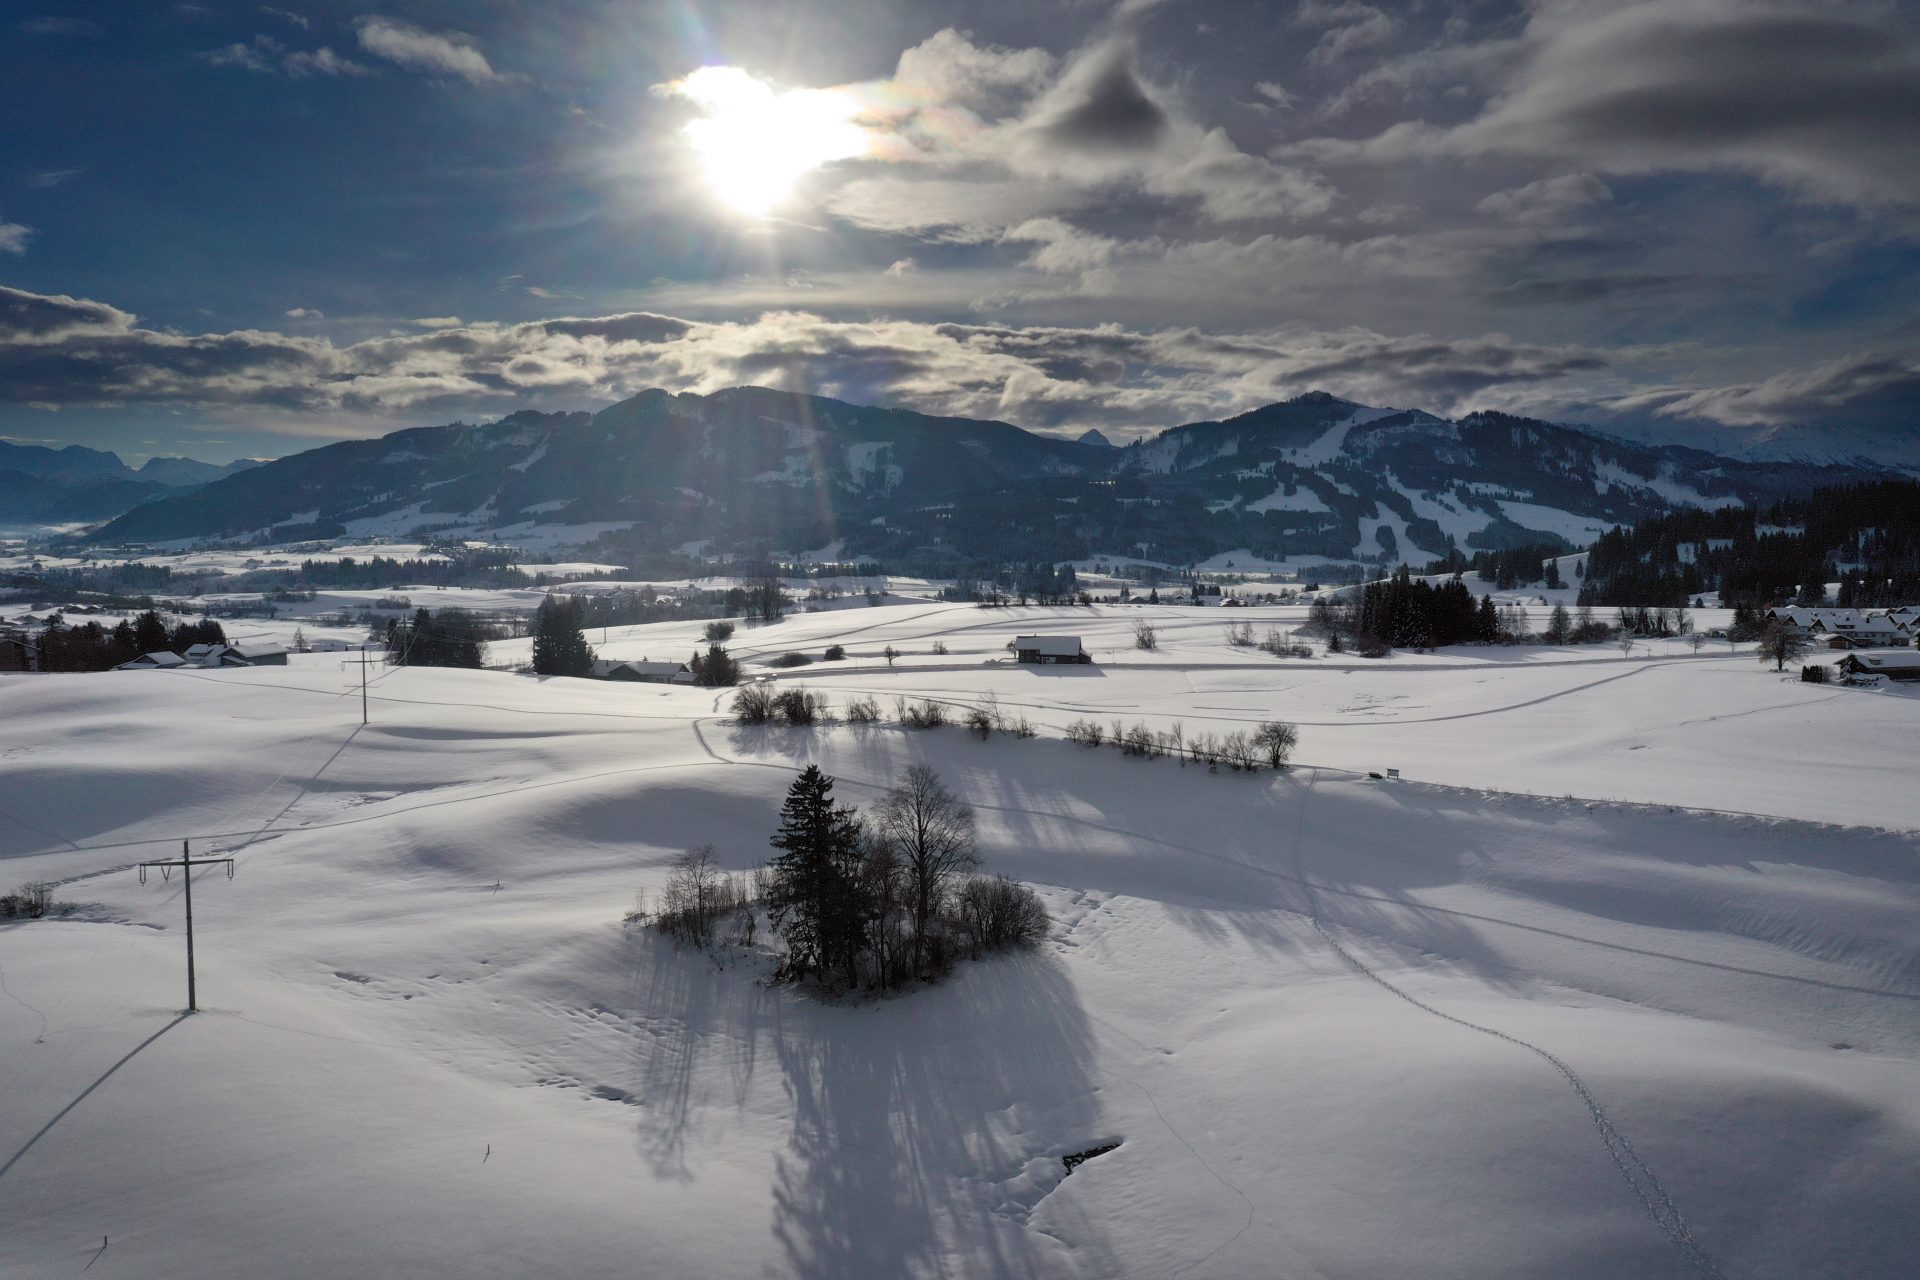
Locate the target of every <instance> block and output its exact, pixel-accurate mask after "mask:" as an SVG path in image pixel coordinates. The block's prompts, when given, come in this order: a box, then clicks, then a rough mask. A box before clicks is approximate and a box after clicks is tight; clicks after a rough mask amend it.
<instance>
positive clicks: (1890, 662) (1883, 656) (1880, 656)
mask: <svg viewBox="0 0 1920 1280" xmlns="http://www.w3.org/2000/svg"><path fill="white" fill-rule="evenodd" d="M1844 661H1847V662H1851V663H1853V664H1855V665H1856V666H1858V667H1860V668H1862V669H1864V670H1867V671H1912V670H1916V669H1920V649H1894V650H1892V651H1883V652H1880V653H1850V654H1848V655H1847V656H1846V658H1845V659H1844Z"/></svg>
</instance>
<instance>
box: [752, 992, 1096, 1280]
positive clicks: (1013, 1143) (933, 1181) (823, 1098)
mask: <svg viewBox="0 0 1920 1280" xmlns="http://www.w3.org/2000/svg"><path fill="white" fill-rule="evenodd" d="M789 1014H790V1016H789V1018H788V1019H787V1022H786V1025H785V1026H784V1027H783V1029H782V1033H781V1035H780V1036H779V1037H778V1039H777V1041H776V1045H777V1052H778V1057H779V1061H780V1067H781V1070H782V1072H783V1073H784V1076H785V1081H786V1088H787V1092H788V1095H789V1096H790V1097H791V1098H792V1100H793V1108H794V1115H793V1137H792V1140H791V1142H790V1143H789V1145H788V1147H787V1149H786V1150H785V1151H784V1152H781V1153H779V1154H778V1155H776V1156H775V1159H774V1227H773V1230H774V1235H775V1236H776V1237H777V1238H778V1239H779V1241H780V1244H781V1247H782V1248H783V1249H784V1251H785V1253H786V1256H787V1260H788V1262H789V1264H790V1265H791V1268H792V1271H793V1273H794V1274H795V1275H797V1276H802V1277H808V1278H809V1280H811V1278H815V1277H818V1278H820V1280H825V1278H826V1277H843V1276H910V1275H919V1274H925V1273H940V1274H945V1273H947V1272H949V1271H950V1270H951V1269H952V1268H951V1265H950V1264H951V1262H952V1260H953V1257H959V1258H964V1259H965V1272H966V1274H967V1275H969V1276H996V1277H1012V1276H1032V1275H1040V1274H1050V1273H1057V1272H1058V1271H1059V1270H1060V1268H1061V1265H1062V1263H1063V1260H1064V1257H1065V1256H1066V1255H1064V1254H1063V1253H1061V1252H1060V1251H1058V1250H1057V1249H1049V1248H1043V1247H1042V1246H1043V1244H1045V1243H1046V1242H1047V1241H1048V1240H1049V1238H1051V1239H1053V1240H1061V1241H1066V1242H1068V1243H1069V1244H1070V1245H1071V1248H1072V1254H1071V1256H1072V1257H1073V1259H1074V1260H1075V1262H1076V1263H1077V1264H1078V1266H1079V1267H1080V1268H1082V1269H1083V1270H1085V1272H1086V1273H1088V1274H1094V1275H1107V1274H1112V1273H1113V1271H1114V1270H1115V1265H1114V1262H1113V1260H1112V1258H1111V1257H1110V1256H1109V1254H1108V1252H1107V1249H1106V1246H1105V1244H1104V1243H1103V1241H1102V1240H1100V1239H1099V1238H1098V1237H1097V1235H1096V1234H1095V1231H1094V1229H1093V1228H1092V1227H1091V1225H1090V1224H1089V1223H1088V1221H1087V1220H1086V1219H1085V1217H1084V1216H1083V1215H1081V1214H1079V1213H1078V1212H1076V1211H1075V1209H1074V1208H1073V1205H1072V1201H1071V1200H1070V1199H1063V1200H1059V1201H1056V1202H1055V1203H1053V1204H1050V1205H1049V1206H1048V1209H1047V1216H1046V1222H1047V1230H1046V1231H1045V1233H1042V1232H1041V1231H1039V1230H1038V1229H1036V1228H1033V1227H1030V1226H1029V1225H1028V1222H1027V1219H1028V1215H1029V1213H1030V1212H1031V1211H1032V1210H1033V1208H1034V1206H1035V1205H1036V1204H1037V1203H1038V1202H1039V1200H1040V1199H1041V1198H1042V1197H1044V1196H1045V1195H1046V1194H1047V1193H1048V1192H1049V1191H1050V1190H1051V1189H1052V1188H1053V1187H1055V1186H1057V1185H1058V1181H1059V1179H1060V1178H1061V1177H1064V1176H1065V1171H1064V1167H1063V1166H1062V1165H1061V1164H1060V1163H1059V1158H1060V1157H1061V1156H1063V1155H1065V1154H1066V1153H1067V1152H1069V1151H1073V1150H1077V1149H1079V1148H1080V1147H1081V1146H1084V1145H1085V1144H1086V1143H1087V1142H1089V1141H1093V1140H1098V1139H1101V1138H1107V1137H1109V1136H1110V1135H1108V1134H1107V1132H1106V1130H1105V1129H1104V1128H1103V1127H1102V1122H1101V1118H1100V1109H1099V1106H1098V1099H1097V1094H1096V1093H1095V1091H1094V1086H1093V1080H1092V1059H1093V1043H1092V1035H1091V1030H1090V1027H1089V1024H1088V1022H1087V1019H1086V1015H1085V1013H1084V1012H1083V1011H1082V1009H1081V1007H1080V1003H1079V999H1078V997H1077V996H1076V995H1075V993H1074V991H1073V988H1072V985H1071V984H1070V983H1069V982H1068V981H1067V979H1066V975H1065V974H1064V973H1063V972H1062V970H1061V969H1060V967H1059V966H1058V965H1057V964H1055V963H1054V962H1052V961H1051V960H1050V959H1047V958H1045V957H1040V956H1019V957H1012V958H1003V959H998V960H991V961H985V962H981V963H978V964H974V965H970V966H966V967H963V968H962V970H961V971H960V972H959V973H957V974H956V975H955V976H954V977H953V978H951V979H949V980H948V981H947V982H946V983H945V984H943V985H941V986H938V987H935V988H933V989H930V990H925V991H920V992H916V993H913V994H910V995H907V996H904V997H901V998H898V999H896V1000H893V1001H889V1002H887V1003H884V1004H882V1005H879V1006H868V1007H864V1008H862V1007H847V1008H828V1009H820V1008H812V1009H802V1008H799V1007H793V1008H790V1009H789ZM1030 1165H1031V1166H1033V1167H1031V1168H1030V1167H1029V1166H1030Z"/></svg>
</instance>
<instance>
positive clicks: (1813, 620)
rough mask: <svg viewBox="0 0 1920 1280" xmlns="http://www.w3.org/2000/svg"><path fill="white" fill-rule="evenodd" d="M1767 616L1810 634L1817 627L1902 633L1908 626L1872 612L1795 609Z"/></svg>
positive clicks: (1884, 614) (1774, 612) (1830, 629)
mask: <svg viewBox="0 0 1920 1280" xmlns="http://www.w3.org/2000/svg"><path fill="white" fill-rule="evenodd" d="M1767 616H1768V617H1769V618H1778V619H1779V620H1780V621H1782V622H1787V623H1791V624H1792V625H1794V626H1796V627H1799V628H1800V629H1801V630H1803V631H1811V630H1813V629H1814V628H1816V627H1817V628H1819V629H1820V630H1822V631H1881V632H1888V633H1903V632H1905V631H1906V630H1907V625H1906V622H1905V621H1903V620H1902V619H1900V618H1896V617H1893V616H1892V615H1890V614H1887V613H1876V612H1874V611H1873V610H1871V609H1811V608H1803V607H1798V606H1795V607H1790V608H1784V609H1769V610H1767Z"/></svg>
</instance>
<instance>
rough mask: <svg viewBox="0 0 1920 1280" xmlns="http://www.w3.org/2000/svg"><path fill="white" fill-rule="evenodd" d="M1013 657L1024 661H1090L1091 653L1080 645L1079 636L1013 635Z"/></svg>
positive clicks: (1043, 662) (1091, 659) (1043, 663)
mask: <svg viewBox="0 0 1920 1280" xmlns="http://www.w3.org/2000/svg"><path fill="white" fill-rule="evenodd" d="M1013 653H1014V657H1015V659H1017V660H1018V661H1020V662H1024V663H1038V664H1042V665H1045V664H1051V663H1060V662H1092V661H1093V655H1092V654H1090V653H1088V652H1087V651H1086V650H1085V649H1084V648H1082V647H1081V644H1080V637H1079V636H1015V637H1014V638H1013Z"/></svg>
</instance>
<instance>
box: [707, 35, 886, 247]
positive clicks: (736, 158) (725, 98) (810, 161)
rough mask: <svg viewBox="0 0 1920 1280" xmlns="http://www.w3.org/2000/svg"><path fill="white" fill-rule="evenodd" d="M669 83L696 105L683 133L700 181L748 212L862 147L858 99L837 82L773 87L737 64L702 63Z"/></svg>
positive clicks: (780, 198) (760, 210)
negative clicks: (822, 86)
mask: <svg viewBox="0 0 1920 1280" xmlns="http://www.w3.org/2000/svg"><path fill="white" fill-rule="evenodd" d="M670 88H671V90H672V92H674V93H676V94H678V95H679V96H681V97H684V98H686V99H687V100H688V101H690V102H692V103H693V104H694V105H695V106H697V107H698V108H699V109H700V113H701V114H700V118H699V119H697V120H693V121H691V122H689V123H688V124H687V126H686V138H687V142H688V143H689V145H691V146H692V148H693V151H694V154H695V155H697V156H698V157H699V159H700V168H701V172H702V174H703V176H704V177H705V178H706V181H707V185H708V186H710V187H711V188H712V189H713V194H714V195H715V197H717V198H718V199H719V201H720V202H721V203H722V204H724V205H726V206H727V207H728V208H730V209H732V210H734V211H735V212H737V213H741V214H745V215H746V216H748V217H751V218H764V217H766V216H768V215H769V214H770V213H772V212H773V210H775V209H776V208H778V207H779V206H780V205H781V204H783V203H784V202H785V201H786V200H787V199H788V197H790V196H791V195H792V194H793V188H794V184H795V183H797V182H799V180H800V179H801V177H802V176H803V175H805V174H807V173H809V172H810V171H812V170H814V169H817V168H819V167H820V166H821V165H823V164H828V163H831V162H832V161H835V160H848V159H852V158H853V157H855V156H861V155H865V154H866V153H867V151H868V146H869V140H868V134H867V131H866V130H865V129H863V128H861V127H860V125H859V124H858V123H857V122H856V121H855V119H854V117H855V116H856V115H857V114H858V112H859V104H858V103H857V102H856V101H855V100H854V99H853V98H852V97H851V96H850V95H848V94H845V93H842V92H840V91H839V90H837V89H788V90H785V91H778V90H775V89H774V88H773V86H772V85H769V84H768V83H767V82H766V81H764V80H760V79H757V78H756V77H754V76H752V75H750V74H748V73H747V72H745V71H743V70H741V69H740V68H739V67H702V68H700V69H699V70H698V71H695V72H694V73H693V74H691V75H689V76H687V77H686V78H685V79H682V80H679V81H676V82H675V83H674V84H673V85H672V86H670Z"/></svg>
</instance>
